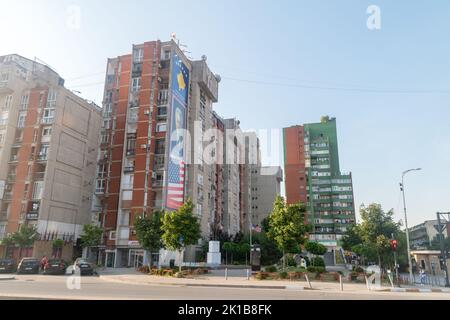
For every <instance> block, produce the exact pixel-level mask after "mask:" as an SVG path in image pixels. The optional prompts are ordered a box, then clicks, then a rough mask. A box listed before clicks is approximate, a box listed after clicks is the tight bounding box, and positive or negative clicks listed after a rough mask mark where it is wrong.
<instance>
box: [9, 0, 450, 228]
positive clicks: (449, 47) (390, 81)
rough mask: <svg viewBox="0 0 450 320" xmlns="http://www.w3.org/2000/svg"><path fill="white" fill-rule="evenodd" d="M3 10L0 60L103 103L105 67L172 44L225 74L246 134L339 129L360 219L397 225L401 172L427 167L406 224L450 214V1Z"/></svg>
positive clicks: (412, 187)
mask: <svg viewBox="0 0 450 320" xmlns="http://www.w3.org/2000/svg"><path fill="white" fill-rule="evenodd" d="M0 4H1V10H0V28H1V29H0V30H2V37H1V42H0V43H1V44H0V54H9V53H18V54H21V55H24V56H26V57H29V58H34V57H35V56H36V57H38V58H39V59H41V60H43V61H45V62H47V63H48V64H49V65H51V66H52V67H53V68H55V69H56V70H57V71H58V72H59V73H60V74H61V75H62V76H63V77H64V78H66V79H67V82H66V84H67V86H68V87H69V88H73V89H74V90H79V91H81V92H82V95H83V96H84V97H86V98H89V99H92V100H94V101H96V102H97V103H100V101H101V97H102V89H103V87H102V84H101V82H102V81H103V78H104V75H103V72H104V70H105V65H106V58H107V57H114V56H117V55H120V54H124V53H128V52H130V48H131V45H132V44H133V43H142V42H144V41H147V40H153V39H156V38H159V39H161V40H167V39H169V37H170V34H171V32H176V33H177V35H178V37H179V38H180V39H181V40H182V42H183V43H185V44H187V45H188V50H189V51H191V52H192V53H191V54H190V56H191V57H192V58H195V59H199V58H200V57H201V55H203V54H206V55H207V56H208V63H209V64H210V67H211V69H212V70H213V71H214V72H216V73H219V74H221V75H222V78H223V81H222V83H221V87H220V102H219V103H218V104H217V106H216V110H217V111H218V112H219V113H220V114H222V115H223V116H225V117H237V118H239V119H240V120H241V125H242V127H243V128H254V129H260V128H264V129H268V128H282V127H285V126H290V125H294V124H302V123H308V122H316V121H318V120H319V119H320V117H321V116H322V115H331V116H335V117H337V120H338V135H339V143H340V160H341V168H342V169H343V170H345V171H352V172H353V175H354V187H355V196H356V204H357V206H359V205H360V204H361V203H365V204H368V203H371V202H379V203H381V204H382V205H383V207H384V208H385V209H390V208H393V209H394V210H396V218H397V219H401V217H402V216H401V212H400V210H401V202H400V191H399V185H398V183H399V180H400V176H401V172H402V171H403V170H406V169H409V168H412V167H423V168H424V171H423V172H420V173H413V174H411V175H410V176H408V178H407V188H408V190H407V200H408V207H409V212H410V224H415V223H420V222H422V221H423V220H425V219H434V218H435V212H436V211H437V210H442V211H443V210H445V211H450V169H449V165H450V125H449V116H450V111H449V110H450V108H449V107H450V106H449V104H450V93H447V92H445V91H446V90H447V91H448V90H450V63H449V57H450V42H449V41H448V34H449V32H450V19H449V14H450V2H448V1H444V0H442V1H439V0H435V1H432V2H428V1H381V0H371V1H364V0H353V1H350V0H348V1H335V0H329V1H298V0H295V1H294V0H292V1H263V0H247V1H231V0H228V1H212V0H210V1H199V0H191V1H183V0H180V1H126V2H125V1H77V0H73V1H60V0H54V1H44V0H41V1H36V0H34V1H31V0H29V1H25V0H19V1H9V0H6V1H5V0H0ZM371 4H375V5H378V6H379V7H380V8H381V17H382V25H381V30H379V31H369V30H368V29H367V27H366V20H367V18H368V15H367V13H366V9H367V7H368V6H369V5H371ZM69 5H77V6H79V7H80V9H81V25H80V29H71V28H68V27H67V23H66V22H67V8H68V6H69ZM86 75H90V76H89V77H85V76H86ZM80 76H83V77H82V78H79V79H75V80H70V79H73V78H78V77H80ZM236 79H239V80H240V81H237V80H236ZM242 80H245V81H242ZM248 81H252V82H248ZM283 84H290V86H285V85H283ZM300 86H308V87H311V86H314V87H321V88H323V87H331V88H337V87H338V88H345V89H355V88H359V89H362V90H359V91H358V90H350V91H349V90H325V89H312V88H304V87H300ZM369 88H370V89H373V90H372V91H368V90H366V89H369ZM380 90H381V92H379V91H380ZM424 90H425V91H430V92H427V93H423V92H422V93H417V91H424ZM374 91H375V92H374ZM386 91H395V92H386ZM398 91H407V92H408V93H400V92H398ZM439 91H441V92H439ZM442 91H444V92H442Z"/></svg>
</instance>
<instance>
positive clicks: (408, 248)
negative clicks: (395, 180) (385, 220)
mask: <svg viewBox="0 0 450 320" xmlns="http://www.w3.org/2000/svg"><path fill="white" fill-rule="evenodd" d="M420 170H422V168H417V169H409V170H406V171H404V172H403V173H402V183H400V190H401V191H402V194H403V209H404V212H405V228H406V247H407V250H408V265H409V279H410V281H411V282H413V281H414V280H413V272H412V262H411V250H410V245H409V229H408V215H407V213H406V199H405V175H406V174H407V173H409V172H412V171H420Z"/></svg>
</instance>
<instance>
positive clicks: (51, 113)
mask: <svg viewBox="0 0 450 320" xmlns="http://www.w3.org/2000/svg"><path fill="white" fill-rule="evenodd" d="M54 118H55V109H52V108H51V109H47V108H46V109H44V116H43V118H42V122H43V123H45V124H49V123H52V122H53V120H54Z"/></svg>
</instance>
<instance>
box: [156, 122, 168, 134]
mask: <svg viewBox="0 0 450 320" xmlns="http://www.w3.org/2000/svg"><path fill="white" fill-rule="evenodd" d="M156 131H157V132H166V131H167V124H166V123H160V124H158V126H157V127H156Z"/></svg>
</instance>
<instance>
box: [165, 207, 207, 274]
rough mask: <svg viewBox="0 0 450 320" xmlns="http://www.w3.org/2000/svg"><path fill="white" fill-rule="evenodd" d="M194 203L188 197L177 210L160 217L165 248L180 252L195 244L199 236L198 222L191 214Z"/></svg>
mask: <svg viewBox="0 0 450 320" xmlns="http://www.w3.org/2000/svg"><path fill="white" fill-rule="evenodd" d="M193 211H194V204H193V203H192V201H191V200H190V199H189V200H188V201H187V202H186V203H185V204H184V205H182V206H181V207H180V208H179V209H178V210H177V211H174V212H168V213H166V214H165V215H164V216H163V218H162V226H161V228H162V231H163V235H162V239H163V242H164V245H165V247H166V248H168V249H170V250H174V251H178V253H179V255H180V266H179V270H180V272H181V260H182V259H181V253H182V250H183V249H184V248H185V247H186V246H189V245H196V244H197V243H198V240H199V239H200V238H201V231H200V223H199V222H198V219H197V217H195V216H194V214H193Z"/></svg>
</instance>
